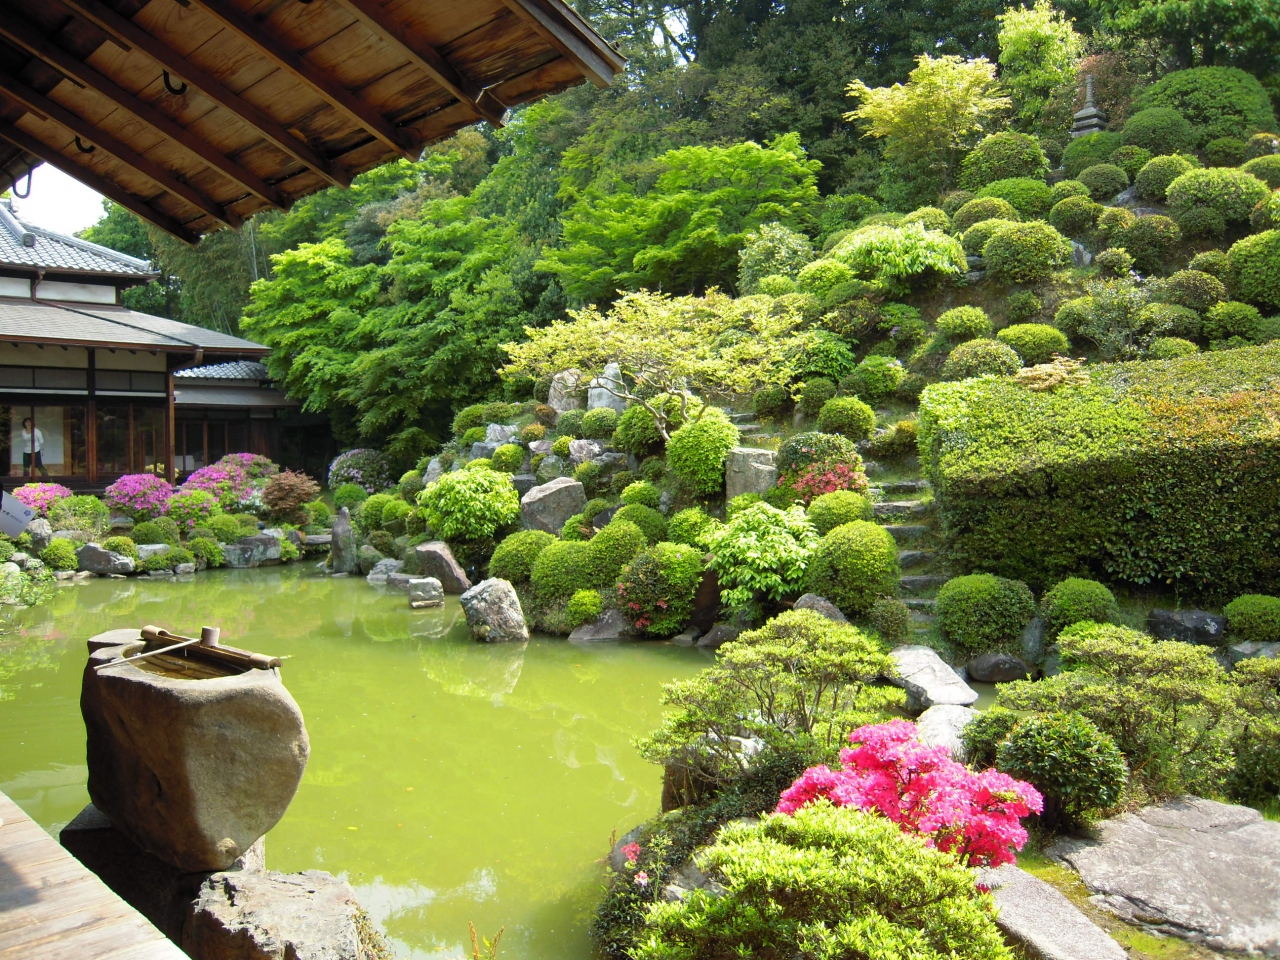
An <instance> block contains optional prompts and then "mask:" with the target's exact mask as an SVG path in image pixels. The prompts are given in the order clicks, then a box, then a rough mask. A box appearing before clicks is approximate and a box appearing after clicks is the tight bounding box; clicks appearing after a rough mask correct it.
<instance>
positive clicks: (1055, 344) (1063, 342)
mask: <svg viewBox="0 0 1280 960" xmlns="http://www.w3.org/2000/svg"><path fill="white" fill-rule="evenodd" d="M996 339H998V340H999V341H1000V342H1001V343H1003V344H1006V345H1008V346H1010V347H1012V348H1013V349H1014V350H1015V351H1016V352H1017V354H1018V356H1019V357H1020V358H1021V360H1022V365H1023V366H1024V367H1033V366H1035V365H1036V364H1038V363H1048V362H1049V361H1050V360H1052V359H1053V355H1054V354H1055V353H1061V354H1066V353H1067V351H1069V350H1070V349H1071V344H1070V342H1069V341H1068V340H1067V337H1066V335H1065V334H1064V333H1063V332H1062V331H1061V330H1059V329H1058V328H1057V327H1051V326H1049V325H1048V324H1047V323H1016V324H1014V325H1013V326H1011V327H1005V328H1004V329H1003V330H1001V331H1000V332H999V333H997V334H996Z"/></svg>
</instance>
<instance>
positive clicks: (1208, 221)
mask: <svg viewBox="0 0 1280 960" xmlns="http://www.w3.org/2000/svg"><path fill="white" fill-rule="evenodd" d="M1173 221H1174V223H1176V224H1177V225H1178V229H1179V230H1180V231H1182V236H1183V237H1185V238H1186V239H1188V240H1199V239H1202V238H1205V237H1221V236H1222V235H1223V234H1224V233H1226V232H1227V219H1226V217H1224V216H1223V215H1222V214H1221V213H1219V212H1218V211H1217V210H1215V209H1213V208H1212V207H1191V208H1189V209H1186V210H1178V211H1177V212H1176V213H1175V214H1174V215H1173Z"/></svg>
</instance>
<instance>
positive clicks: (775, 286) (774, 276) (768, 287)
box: [756, 273, 797, 297]
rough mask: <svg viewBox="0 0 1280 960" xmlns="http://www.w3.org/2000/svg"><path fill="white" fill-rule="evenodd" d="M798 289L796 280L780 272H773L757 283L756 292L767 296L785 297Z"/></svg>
mask: <svg viewBox="0 0 1280 960" xmlns="http://www.w3.org/2000/svg"><path fill="white" fill-rule="evenodd" d="M796 290H797V288H796V282H795V281H794V280H792V279H791V278H790V277H784V276H782V275H781V274H778V273H771V274H769V276H767V277H761V278H760V280H759V282H758V283H757V284H756V293H762V294H764V295H765V296H766V297H785V296H787V294H790V293H795V292H796Z"/></svg>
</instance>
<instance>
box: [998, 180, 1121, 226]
mask: <svg viewBox="0 0 1280 960" xmlns="http://www.w3.org/2000/svg"><path fill="white" fill-rule="evenodd" d="M1080 180H1081V182H1082V183H1085V182H1086V181H1085V180H1084V178H1083V177H1081V178H1080ZM978 196H979V197H997V198H999V199H1001V200H1005V201H1007V202H1008V203H1009V205H1010V206H1012V207H1013V209H1015V210H1017V211H1018V213H1019V215H1020V216H1021V217H1022V218H1023V219H1024V220H1034V219H1038V218H1040V217H1043V216H1044V215H1045V214H1046V213H1048V212H1049V208H1050V207H1051V206H1053V191H1052V190H1050V189H1049V185H1048V184H1047V183H1045V182H1044V181H1043V180H1032V179H1031V178H1029V177H1014V178H1012V179H1009V180H997V181H996V182H995V183H989V184H987V185H986V186H985V187H983V188H982V189H981V190H979V191H978ZM1095 196H1096V194H1095Z"/></svg>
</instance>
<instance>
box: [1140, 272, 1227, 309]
mask: <svg viewBox="0 0 1280 960" xmlns="http://www.w3.org/2000/svg"><path fill="white" fill-rule="evenodd" d="M1156 295H1157V296H1158V297H1159V298H1160V299H1161V300H1163V301H1164V302H1165V303H1173V304H1177V305H1178V306H1180V307H1186V308H1187V309H1188V310H1194V311H1196V313H1204V312H1205V311H1206V310H1208V309H1209V308H1210V307H1212V306H1213V305H1214V304H1215V303H1221V302H1222V301H1223V300H1225V299H1226V298H1227V288H1226V286H1225V285H1224V284H1223V282H1222V281H1221V280H1219V279H1218V278H1217V277H1215V276H1213V275H1212V274H1208V273H1201V272H1200V271H1199V270H1179V271H1178V272H1177V273H1175V274H1173V275H1172V276H1169V277H1166V278H1165V279H1164V280H1161V281H1160V282H1159V285H1158V286H1157V288H1156Z"/></svg>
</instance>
